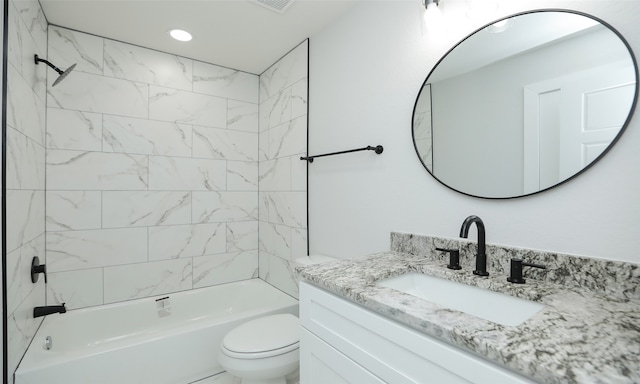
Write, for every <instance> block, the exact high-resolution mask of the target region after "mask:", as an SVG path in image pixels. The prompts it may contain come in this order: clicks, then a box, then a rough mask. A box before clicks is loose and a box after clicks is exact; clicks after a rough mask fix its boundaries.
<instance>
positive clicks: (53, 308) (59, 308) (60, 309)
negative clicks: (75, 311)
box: [33, 303, 67, 318]
mask: <svg viewBox="0 0 640 384" xmlns="http://www.w3.org/2000/svg"><path fill="white" fill-rule="evenodd" d="M66 312H67V308H66V307H65V303H62V305H48V306H44V307H35V308H33V317H34V318H36V317H41V316H46V315H51V314H52V313H66Z"/></svg>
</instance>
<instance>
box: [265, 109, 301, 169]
mask: <svg viewBox="0 0 640 384" xmlns="http://www.w3.org/2000/svg"><path fill="white" fill-rule="evenodd" d="M264 134H268V137H269V139H268V140H269V143H268V149H267V157H268V158H270V159H275V158H279V157H284V156H291V155H300V154H304V153H305V152H306V150H307V117H306V116H302V117H299V118H297V119H293V120H290V121H288V122H286V123H283V124H280V125H278V126H276V127H274V128H271V129H269V130H268V131H266V132H263V135H264Z"/></svg>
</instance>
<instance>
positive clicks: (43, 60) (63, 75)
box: [33, 55, 76, 87]
mask: <svg viewBox="0 0 640 384" xmlns="http://www.w3.org/2000/svg"><path fill="white" fill-rule="evenodd" d="M33 60H34V61H35V63H36V64H39V63H40V62H42V63H45V64H47V65H48V66H50V67H51V68H53V69H54V70H55V71H56V72H58V75H60V76H58V78H57V79H56V81H54V82H53V84H52V85H51V86H52V87H55V86H56V85H58V83H59V82H61V81H62V80H63V79H64V78H65V77H67V75H68V74H69V73H70V72H71V71H73V68H75V67H76V65H75V64H73V65H72V66H70V67H69V68H67V70H66V71H63V70H61V69H60V68H58V67H56V66H55V65H53V64H51V63H50V62H49V61H47V60H45V59H41V58H39V57H38V55H33Z"/></svg>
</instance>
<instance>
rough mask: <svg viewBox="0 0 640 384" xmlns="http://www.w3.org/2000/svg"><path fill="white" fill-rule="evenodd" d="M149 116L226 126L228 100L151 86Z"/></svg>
mask: <svg viewBox="0 0 640 384" xmlns="http://www.w3.org/2000/svg"><path fill="white" fill-rule="evenodd" d="M149 95H150V97H149V118H150V119H154V120H162V121H175V122H180V123H187V124H195V125H201V126H206V127H218V128H226V126H227V100H226V99H223V98H221V97H215V96H208V95H201V94H197V93H192V92H186V91H179V90H176V89H171V88H164V87H157V86H151V87H150V89H149Z"/></svg>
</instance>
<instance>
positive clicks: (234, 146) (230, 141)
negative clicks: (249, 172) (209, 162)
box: [193, 127, 258, 161]
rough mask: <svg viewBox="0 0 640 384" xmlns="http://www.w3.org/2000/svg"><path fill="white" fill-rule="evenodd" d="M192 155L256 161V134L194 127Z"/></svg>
mask: <svg viewBox="0 0 640 384" xmlns="http://www.w3.org/2000/svg"><path fill="white" fill-rule="evenodd" d="M193 157H200V158H205V159H226V160H240V161H252V160H254V161H257V160H258V134H257V133H250V132H237V131H230V130H227V129H217V128H203V127H194V129H193Z"/></svg>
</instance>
